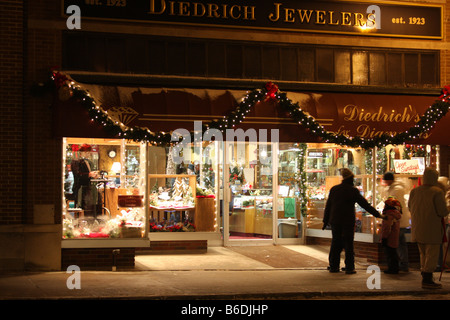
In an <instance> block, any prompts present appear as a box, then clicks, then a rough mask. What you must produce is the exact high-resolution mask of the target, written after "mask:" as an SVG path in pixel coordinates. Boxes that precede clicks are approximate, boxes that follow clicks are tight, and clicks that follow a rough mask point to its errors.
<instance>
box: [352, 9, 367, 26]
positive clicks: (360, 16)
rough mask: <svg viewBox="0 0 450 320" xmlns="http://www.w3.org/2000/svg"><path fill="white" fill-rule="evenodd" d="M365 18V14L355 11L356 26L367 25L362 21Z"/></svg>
mask: <svg viewBox="0 0 450 320" xmlns="http://www.w3.org/2000/svg"><path fill="white" fill-rule="evenodd" d="M363 19H364V16H363V14H362V13H359V12H356V13H355V27H364V26H365V25H366V23H365V22H363V21H362V20H363Z"/></svg>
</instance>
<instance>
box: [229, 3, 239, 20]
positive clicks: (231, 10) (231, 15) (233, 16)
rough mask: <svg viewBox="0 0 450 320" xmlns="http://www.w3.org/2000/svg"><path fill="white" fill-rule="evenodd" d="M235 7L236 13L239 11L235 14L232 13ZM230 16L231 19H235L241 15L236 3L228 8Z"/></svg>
mask: <svg viewBox="0 0 450 320" xmlns="http://www.w3.org/2000/svg"><path fill="white" fill-rule="evenodd" d="M236 8H237V9H238V13H239V14H238V15H237V16H235V15H234V9H236ZM230 17H231V19H235V20H237V19H239V18H240V17H241V6H238V5H234V6H232V7H231V9H230Z"/></svg>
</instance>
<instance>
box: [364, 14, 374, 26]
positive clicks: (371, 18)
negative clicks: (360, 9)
mask: <svg viewBox="0 0 450 320" xmlns="http://www.w3.org/2000/svg"><path fill="white" fill-rule="evenodd" d="M375 18H376V16H375V14H374V13H369V14H368V15H367V22H366V24H367V27H369V28H375V26H376V21H375Z"/></svg>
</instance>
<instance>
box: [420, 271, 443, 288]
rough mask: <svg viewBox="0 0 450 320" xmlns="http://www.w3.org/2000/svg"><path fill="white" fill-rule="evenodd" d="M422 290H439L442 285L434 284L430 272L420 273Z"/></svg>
mask: <svg viewBox="0 0 450 320" xmlns="http://www.w3.org/2000/svg"><path fill="white" fill-rule="evenodd" d="M422 288H423V289H441V288H442V284H440V283H436V282H434V280H433V274H432V273H431V272H422Z"/></svg>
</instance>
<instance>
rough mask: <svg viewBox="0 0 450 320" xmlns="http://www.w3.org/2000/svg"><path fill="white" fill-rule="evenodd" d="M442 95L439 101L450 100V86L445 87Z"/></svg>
mask: <svg viewBox="0 0 450 320" xmlns="http://www.w3.org/2000/svg"><path fill="white" fill-rule="evenodd" d="M441 93H442V94H441V95H440V97H439V99H445V98H447V100H449V99H450V86H444V88H443V89H442V91H441Z"/></svg>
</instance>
